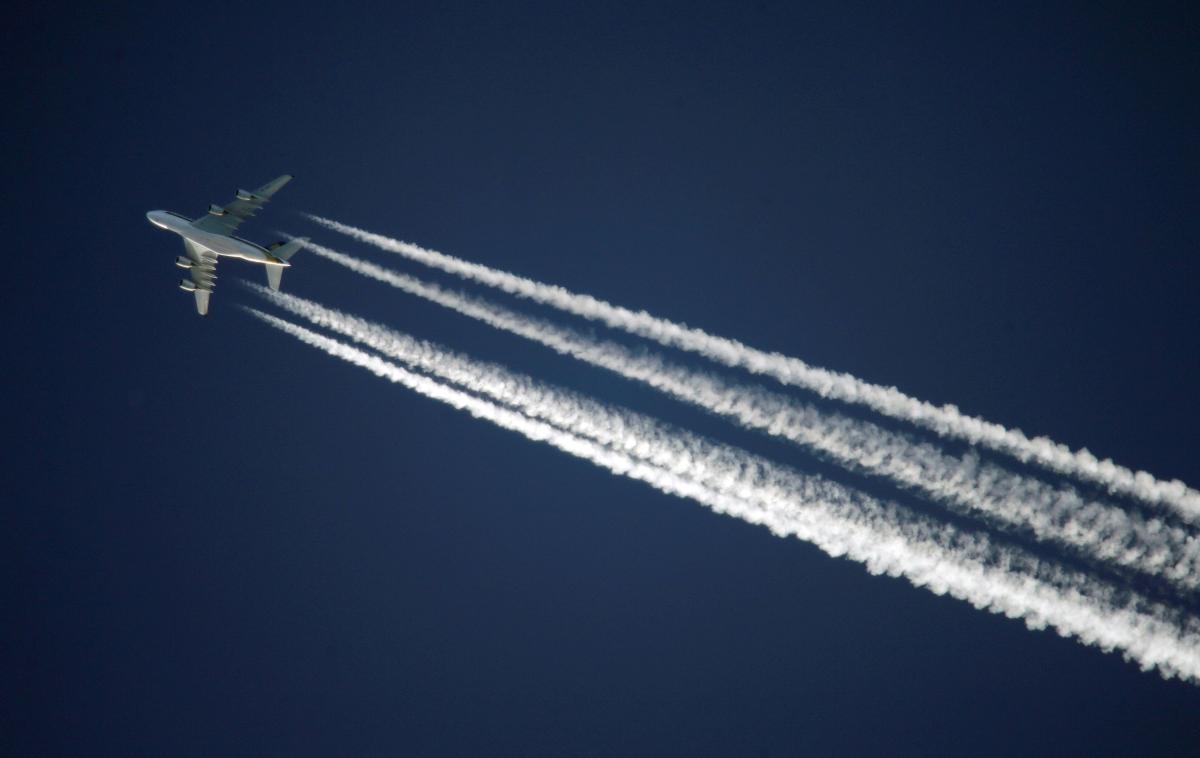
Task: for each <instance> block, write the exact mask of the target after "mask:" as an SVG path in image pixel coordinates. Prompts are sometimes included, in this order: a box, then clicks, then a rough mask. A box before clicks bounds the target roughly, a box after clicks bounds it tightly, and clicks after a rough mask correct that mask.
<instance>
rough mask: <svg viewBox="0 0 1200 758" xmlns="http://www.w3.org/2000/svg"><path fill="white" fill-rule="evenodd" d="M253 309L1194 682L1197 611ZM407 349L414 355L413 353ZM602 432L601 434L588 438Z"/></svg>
mask: <svg viewBox="0 0 1200 758" xmlns="http://www.w3.org/2000/svg"><path fill="white" fill-rule="evenodd" d="M252 313H254V315H256V316H257V317H258V318H259V319H261V320H263V321H264V322H266V323H268V324H270V325H271V326H274V327H275V328H278V329H280V330H282V331H284V332H286V333H288V334H291V335H292V336H294V337H296V338H297V339H299V340H301V341H302V342H305V343H307V344H309V345H312V346H314V347H317V348H318V349H320V350H322V351H324V352H326V353H328V354H330V355H333V356H335V357H338V358H341V359H343V360H346V361H348V362H350V363H352V364H354V365H358V366H360V367H363V368H366V369H368V370H370V371H371V372H372V373H375V374H376V375H378V376H381V377H383V378H386V379H388V380H389V381H392V382H394V383H398V384H401V385H402V386H405V387H408V388H410V389H413V390H415V391H417V392H419V393H421V394H423V395H426V396H428V397H431V398H433V399H437V400H440V401H442V402H446V403H448V404H450V405H452V406H454V407H456V408H460V409H463V410H467V411H468V412H470V413H471V414H472V415H473V416H476V417H478V418H483V419H486V420H489V421H492V422H493V423H496V424H498V425H500V426H502V427H504V428H507V429H511V430H513V431H517V432H519V433H521V434H523V435H524V436H526V437H527V438H529V439H533V440H537V441H544V442H547V443H549V444H551V445H554V446H555V447H557V448H559V449H560V450H563V451H565V452H568V453H571V454H573V455H577V456H579V457H582V458H585V459H587V460H590V461H592V462H593V463H595V464H596V465H599V466H601V467H604V468H607V469H608V470H610V471H613V472H614V473H618V474H622V475H625V476H630V477H632V478H635V479H638V480H641V481H644V482H647V483H649V484H651V485H652V486H654V487H655V488H656V489H659V490H660V491H662V492H666V493H669V494H674V495H678V496H682V497H688V498H691V499H694V500H697V501H698V502H700V503H702V504H704V505H706V506H708V507H710V508H712V509H713V510H716V511H718V512H721V513H727V514H730V515H734V516H737V517H739V518H743V519H744V520H746V521H749V522H751V523H758V524H763V525H766V526H768V527H769V528H770V529H771V530H772V531H773V532H774V533H775V534H778V535H784V534H791V535H795V536H797V537H800V538H801V539H805V540H807V541H810V542H813V543H814V544H816V545H817V546H818V547H820V548H821V549H822V550H824V551H825V552H827V553H829V554H830V555H833V556H841V555H846V556H848V557H851V558H853V559H855V560H857V561H859V562H861V563H864V564H866V565H867V567H868V569H869V570H870V571H872V572H873V573H888V574H891V575H895V576H905V577H906V578H907V579H908V580H909V581H910V582H912V583H913V584H916V585H917V586H925V587H929V588H930V589H931V590H932V591H934V592H936V593H938V594H942V593H949V594H951V595H953V596H955V597H959V598H961V599H965V600H967V601H968V602H971V603H972V604H973V605H975V606H976V607H979V608H987V609H989V610H992V611H994V612H999V613H1004V614H1006V615H1009V616H1015V617H1020V618H1023V619H1024V620H1025V623H1026V624H1027V625H1028V626H1030V627H1031V628H1041V627H1043V626H1046V625H1050V626H1052V627H1053V628H1055V629H1056V630H1057V631H1058V632H1059V633H1060V634H1063V635H1067V636H1073V637H1077V638H1079V639H1080V640H1082V641H1084V642H1086V643H1089V644H1094V645H1096V646H1098V647H1101V648H1102V649H1105V650H1112V649H1120V650H1121V651H1122V652H1123V654H1124V655H1125V656H1126V657H1127V658H1129V659H1130V660H1133V661H1136V662H1137V663H1138V664H1139V665H1140V666H1142V667H1143V668H1146V669H1148V668H1157V669H1158V670H1159V671H1160V672H1161V673H1162V674H1163V675H1164V676H1168V677H1169V676H1180V677H1182V678H1184V679H1187V680H1188V681H1192V682H1195V681H1197V680H1200V644H1198V643H1200V634H1198V630H1197V624H1196V622H1195V620H1194V619H1190V618H1184V617H1180V616H1179V615H1178V614H1177V613H1175V612H1173V611H1171V610H1170V609H1168V608H1165V607H1163V606H1161V605H1159V604H1153V603H1149V602H1148V601H1146V600H1144V599H1142V598H1139V597H1137V596H1136V595H1134V594H1133V593H1130V592H1128V591H1125V590H1118V589H1117V588H1114V587H1111V586H1108V585H1106V584H1104V583H1101V582H1098V581H1096V580H1094V579H1092V578H1091V577H1088V576H1086V575H1082V574H1079V573H1078V572H1074V571H1070V570H1067V569H1064V568H1062V567H1060V566H1056V565H1054V564H1051V563H1048V562H1045V561H1040V560H1039V559H1037V558H1035V557H1033V556H1031V555H1029V554H1027V553H1025V552H1023V551H1020V550H1017V549H1015V548H1010V547H1000V546H996V545H993V544H992V543H991V542H990V541H989V540H988V538H987V537H986V536H985V535H978V534H969V533H965V532H961V531H959V530H957V529H954V528H953V527H951V526H947V525H937V524H934V523H932V522H929V521H928V520H926V519H922V518H919V517H916V516H914V515H911V514H907V513H906V512H905V511H903V510H902V509H900V508H899V507H898V506H895V505H892V504H881V503H879V502H878V501H875V500H874V499H873V498H870V497H868V496H865V495H862V494H860V493H854V492H852V491H850V490H846V489H845V488H842V487H840V486H839V485H836V484H834V483H831V482H828V481H825V480H821V479H817V478H814V477H804V476H800V475H798V474H794V473H789V472H785V471H782V470H779V469H778V467H775V466H773V464H770V463H767V462H765V461H761V460H760V459H757V458H755V457H754V456H750V455H749V454H748V453H745V452H744V451H740V450H737V449H732V448H725V447H722V446H716V445H711V444H710V443H705V441H703V440H701V439H700V438H695V437H693V436H691V435H687V434H682V433H677V432H674V431H673V430H670V429H668V428H666V427H662V426H659V425H657V424H656V423H655V422H653V421H652V420H650V419H646V418H644V417H639V416H637V415H636V414H632V413H625V412H618V413H613V414H609V415H607V416H606V415H604V414H603V413H601V414H599V415H594V414H593V412H594V411H596V410H597V409H600V410H603V407H602V406H600V405H599V404H596V403H594V402H592V401H581V402H576V403H574V404H573V405H567V406H562V407H559V406H556V405H555V403H557V402H560V401H561V400H562V399H563V398H567V397H569V395H567V394H564V393H561V392H560V391H558V390H554V389H551V388H544V387H539V386H536V383H532V380H529V379H527V378H524V377H519V376H517V375H512V376H510V377H505V376H503V375H501V374H497V373H496V372H497V371H500V372H503V371H504V370H503V369H500V368H499V367H495V366H489V367H484V366H476V367H475V368H479V369H481V370H482V377H483V378H481V376H476V377H474V378H472V377H470V376H467V375H466V374H469V373H470V371H471V369H472V366H471V364H470V363H464V362H463V361H464V360H468V359H459V358H457V357H455V356H453V355H452V354H447V353H444V352H443V351H439V350H438V349H437V348H435V347H433V346H430V345H428V343H416V342H415V341H412V340H411V338H407V337H404V338H403V339H407V340H410V342H411V343H413V344H409V345H408V346H407V348H406V347H405V346H404V345H402V344H399V343H398V346H394V350H395V351H396V352H397V354H403V355H408V356H409V357H410V358H411V359H412V360H413V365H414V366H420V367H421V368H428V369H429V370H431V371H433V370H435V369H439V370H441V371H442V372H443V373H445V374H447V375H454V376H460V373H459V372H465V373H464V374H462V375H461V376H460V378H462V379H463V380H464V381H465V382H467V383H468V385H467V386H469V387H470V388H471V389H472V390H478V391H484V390H489V389H490V390H491V391H492V392H493V393H496V394H497V396H502V397H504V398H505V399H506V401H508V402H511V403H513V404H516V405H519V406H520V407H522V409H528V410H530V411H534V412H536V413H538V414H540V415H541V416H542V418H544V419H554V421H555V422H558V423H561V424H562V425H563V426H561V427H560V426H558V425H557V424H555V423H548V422H547V421H544V420H539V419H538V418H531V417H530V416H528V415H525V414H524V413H521V412H518V411H516V410H511V409H509V408H505V407H503V406H501V405H499V404H497V403H494V402H491V401H488V400H485V399H482V398H479V397H476V396H475V395H472V394H468V393H466V392H462V391H459V390H456V389H453V388H451V387H448V386H446V385H445V384H442V383H441V382H439V381H436V380H434V379H432V378H429V377H425V376H421V375H418V374H415V373H413V372H411V371H406V370H405V369H402V368H400V367H399V366H397V365H395V364H393V363H390V362H389V361H386V360H384V359H382V358H379V357H377V356H375V355H371V354H369V353H366V352H364V351H362V350H359V349H357V348H354V347H351V346H349V345H346V344H343V343H340V342H338V341H336V340H333V339H330V338H328V337H324V336H322V335H319V334H317V333H315V332H312V331H311V330H308V329H305V328H304V327H300V326H298V325H295V324H292V323H290V322H287V321H284V320H282V319H278V318H275V317H273V316H269V315H267V314H264V313H261V312H258V311H253V310H252ZM401 337H403V336H402V335H401ZM406 349H413V350H415V352H413V353H412V354H409V353H406V352H405V350H406ZM489 376H490V377H491V378H490V379H489V378H486V377H489ZM497 379H499V380H501V382H500V384H499V385H497V384H495V381H496V380H497ZM509 379H511V381H507V380H509ZM531 392H532V393H533V394H530V393H531ZM575 430H579V432H580V433H577V432H576V431H575ZM588 435H590V436H591V437H592V438H590V439H589V438H588ZM600 439H604V440H606V442H603V443H602V442H599V441H597V440H600ZM706 444H707V445H708V446H707V447H705V445H706ZM731 465H732V466H733V467H732V468H730V466H731Z"/></svg>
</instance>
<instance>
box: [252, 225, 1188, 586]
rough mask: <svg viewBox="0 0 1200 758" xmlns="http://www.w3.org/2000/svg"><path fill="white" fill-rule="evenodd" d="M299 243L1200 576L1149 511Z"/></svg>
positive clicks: (1024, 515) (1150, 569)
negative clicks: (1087, 497) (1129, 509)
mask: <svg viewBox="0 0 1200 758" xmlns="http://www.w3.org/2000/svg"><path fill="white" fill-rule="evenodd" d="M307 247H308V248H309V249H311V250H312V251H313V252H314V253H316V254H317V255H320V256H322V257H325V258H327V259H329V260H331V261H333V262H335V263H339V264H340V265H343V266H346V267H348V268H350V269H351V270H353V271H356V272H357V273H360V274H363V275H366V276H369V277H372V278H375V279H377V280H380V281H383V282H384V283H386V284H389V285H391V286H394V287H397V288H399V289H401V290H403V291H405V292H408V293H410V294H413V295H417V296H419V297H422V298H425V299H427V300H430V301H433V302H436V303H438V304H441V305H443V306H446V307H449V308H451V309H453V310H455V311H457V312H459V313H462V314H464V315H467V316H470V317H472V318H476V319H479V320H481V321H483V322H485V323H487V324H489V325H491V326H493V327H496V328H499V329H503V330H506V331H509V332H512V333H514V334H518V335H520V336H522V337H526V338H528V339H532V340H534V341H537V342H539V343H541V344H543V345H546V346H548V347H550V348H552V349H554V350H556V351H558V352H560V353H563V354H565V355H569V356H572V357H574V358H577V359H580V360H583V361H586V362H588V363H591V364H592V365H596V366H600V367H603V368H605V369H608V370H610V371H614V372H616V373H618V374H620V375H622V376H624V377H626V378H629V379H633V380H635V381H641V382H645V383H647V384H650V385H651V386H654V387H656V388H657V389H659V390H661V391H663V392H666V393H667V394H670V395H672V396H673V397H676V398H677V399H680V400H683V401H685V402H688V403H691V404H693V405H696V406H698V407H700V408H703V409H705V410H707V411H710V412H713V413H717V414H720V415H723V416H725V417H727V418H730V419H732V420H734V421H736V422H737V423H739V424H741V425H742V426H744V427H746V428H750V429H756V430H760V431H764V432H767V433H769V434H773V435H778V436H780V437H783V438H785V439H788V440H790V441H792V442H795V443H797V444H800V445H802V446H804V447H806V448H809V449H811V450H814V451H816V452H818V453H820V454H823V455H825V456H827V457H829V458H831V459H833V460H835V461H836V462H838V463H840V464H843V465H846V466H849V467H850V468H852V469H856V470H859V471H863V472H867V473H870V474H875V475H879V476H884V477H887V478H889V479H891V480H892V481H895V482H897V483H899V484H901V485H902V486H906V487H910V488H912V489H914V490H916V491H918V492H921V493H923V494H925V495H927V496H929V497H932V498H934V499H935V500H937V501H939V502H943V503H945V504H947V505H948V506H950V507H951V508H953V509H954V510H957V511H960V512H968V513H972V514H976V515H982V516H983V517H985V518H987V519H989V520H990V521H992V522H994V523H999V524H1001V525H1006V526H1013V527H1017V528H1023V529H1028V530H1030V531H1032V532H1033V534H1034V535H1035V536H1036V537H1038V538H1039V539H1048V540H1053V541H1056V542H1059V543H1061V544H1065V545H1069V546H1071V547H1073V548H1076V549H1078V550H1080V551H1083V552H1084V553H1085V554H1086V556H1087V557H1089V558H1092V559H1095V560H1100V561H1108V562H1111V563H1113V564H1116V565H1119V566H1124V567H1128V568H1132V569H1135V570H1139V571H1143V572H1145V573H1147V574H1152V575H1156V576H1161V577H1163V578H1165V579H1167V580H1168V581H1170V582H1172V583H1173V584H1176V585H1177V586H1179V587H1181V588H1183V589H1185V590H1194V589H1196V588H1197V587H1198V586H1200V570H1198V568H1200V540H1197V539H1196V538H1194V537H1193V536H1192V535H1190V534H1189V533H1188V532H1187V531H1186V530H1184V529H1181V528H1179V527H1176V526H1169V525H1167V524H1164V523H1163V522H1162V521H1160V520H1158V519H1143V518H1141V517H1139V516H1136V515H1134V514H1129V513H1126V512H1125V511H1123V510H1121V509H1119V508H1115V507H1112V506H1109V505H1103V504H1099V503H1094V502H1088V501H1084V500H1083V499H1082V498H1081V497H1080V496H1079V494H1078V493H1077V492H1076V491H1075V490H1074V489H1073V488H1069V487H1060V488H1053V487H1050V486H1049V485H1047V484H1045V483H1043V482H1040V481H1038V480H1036V479H1032V478H1029V477H1021V476H1017V475H1015V474H1013V473H1011V472H1009V471H1006V470H1004V469H1002V468H1000V467H998V466H994V465H992V464H989V463H986V462H982V461H980V460H978V458H977V457H976V456H974V455H970V454H968V455H965V456H964V457H963V458H961V459H959V458H954V457H952V456H948V455H946V454H944V453H942V452H941V451H939V450H938V449H937V448H936V447H934V446H933V445H929V444H926V443H917V442H914V441H912V440H910V439H908V438H906V437H905V436H903V435H900V434H896V433H894V432H890V431H887V430H885V429H882V428H880V427H878V426H876V425H874V424H871V423H869V422H866V421H859V420H855V419H851V418H848V417H845V416H841V415H839V414H834V413H824V412H821V411H820V410H818V409H817V408H815V407H814V406H812V405H810V404H806V403H802V402H798V401H795V400H793V399H791V398H787V397H784V396H781V395H779V394H777V393H772V392H769V391H767V390H763V389H761V388H757V387H744V386H737V385H729V384H727V383H726V382H724V381H723V380H721V379H719V378H716V377H714V376H711V375H709V374H705V373H702V372H695V371H691V370H688V369H685V368H682V367H679V366H676V365H673V364H671V363H668V362H666V361H663V360H662V359H661V358H659V357H657V356H653V355H646V354H641V353H635V352H634V351H631V350H628V349H627V348H625V347H623V346H621V345H617V344H615V343H611V342H603V341H599V340H595V339H593V338H590V337H586V336H584V335H581V334H579V333H578V332H576V331H574V330H571V329H566V328H562V327H559V326H556V325H554V324H550V323H548V322H546V321H543V320H540V319H535V318H531V317H527V316H524V315H521V314H518V313H516V312H514V311H511V310H508V309H506V308H503V307H500V306H497V305H495V304H492V303H489V302H487V301H484V300H480V299H478V298H473V297H469V296H467V295H463V294H461V293H455V292H450V291H446V290H443V289H442V288H440V287H437V286H436V285H432V284H428V283H426V282H422V281H421V280H419V279H416V278H414V277H411V276H408V275H405V274H401V273H398V272H395V271H391V270H389V269H386V268H383V267H381V266H377V265H375V264H372V263H368V262H365V261H360V260H358V259H356V258H353V257H351V256H348V255H345V254H343V253H339V252H337V251H335V250H330V249H329V248H326V247H324V246H321V245H317V244H315V243H308V245H307ZM251 286H253V287H254V289H255V290H256V291H259V292H262V293H263V294H264V295H266V296H268V297H271V298H272V299H273V300H274V301H275V302H276V303H277V304H279V305H281V306H283V307H286V308H288V309H289V310H292V311H293V312H294V313H298V314H299V315H303V316H305V317H306V318H309V319H312V320H314V322H315V323H318V324H320V325H323V326H332V325H333V324H332V323H331V322H330V320H329V317H328V314H326V313H322V311H324V309H323V308H321V306H316V305H315V304H311V303H307V301H305V307H304V308H303V309H302V310H297V307H298V306H296V304H297V303H298V302H299V301H298V300H296V299H294V298H291V296H279V297H275V296H271V295H267V294H266V291H265V290H264V289H263V288H261V287H257V286H254V285H251ZM338 315H339V316H340V314H338ZM347 318H350V317H347ZM359 326H360V327H361V328H362V329H364V330H365V329H367V327H369V326H371V325H369V324H367V322H360V324H359ZM334 328H337V327H334ZM378 328H383V327H378ZM338 331H342V330H341V329H338ZM343 333H345V332H343ZM371 346H372V347H376V348H378V346H377V345H374V344H373V345H371Z"/></svg>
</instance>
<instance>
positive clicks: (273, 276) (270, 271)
mask: <svg viewBox="0 0 1200 758" xmlns="http://www.w3.org/2000/svg"><path fill="white" fill-rule="evenodd" d="M265 268H266V269H267V284H268V285H270V287H271V289H272V290H274V291H276V292H278V291H279V280H280V279H282V278H283V266H273V265H271V264H270V263H268V264H267V265H266V267H265Z"/></svg>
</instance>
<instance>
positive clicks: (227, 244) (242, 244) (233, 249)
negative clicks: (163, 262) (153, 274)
mask: <svg viewBox="0 0 1200 758" xmlns="http://www.w3.org/2000/svg"><path fill="white" fill-rule="evenodd" d="M146 218H147V219H148V220H149V221H150V223H151V224H154V225H155V226H157V227H158V228H160V229H166V230H167V231H169V232H175V233H176V234H178V235H179V236H180V237H183V238H184V239H186V240H187V241H189V242H191V243H192V244H193V245H196V246H198V247H201V248H204V249H205V250H208V251H210V252H211V253H213V254H214V255H218V256H222V257H225V258H241V259H242V260H244V261H250V262H251V263H265V264H268V265H272V266H287V265H288V262H287V261H284V260H281V259H279V258H277V257H275V256H274V255H271V253H270V252H269V251H268V250H267V249H266V248H264V247H260V246H259V245H256V244H254V243H253V242H247V241H246V240H244V239H239V238H237V237H231V236H229V235H225V234H218V233H216V232H206V231H204V230H203V229H197V228H196V227H195V226H193V225H192V222H191V221H190V220H188V219H186V218H184V217H183V216H180V215H179V214H177V213H172V212H171V211H150V212H149V213H147V214H146Z"/></svg>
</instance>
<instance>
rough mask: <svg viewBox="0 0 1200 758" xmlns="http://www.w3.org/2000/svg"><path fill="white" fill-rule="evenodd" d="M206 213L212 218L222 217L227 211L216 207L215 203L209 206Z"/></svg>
mask: <svg viewBox="0 0 1200 758" xmlns="http://www.w3.org/2000/svg"><path fill="white" fill-rule="evenodd" d="M208 212H209V213H211V214H212V215H214V216H224V215H225V214H226V213H229V211H227V210H225V209H224V208H223V207H221V206H219V205H217V204H216V203H211V204H209V206H208Z"/></svg>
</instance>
